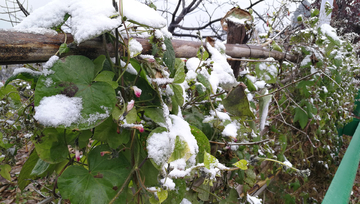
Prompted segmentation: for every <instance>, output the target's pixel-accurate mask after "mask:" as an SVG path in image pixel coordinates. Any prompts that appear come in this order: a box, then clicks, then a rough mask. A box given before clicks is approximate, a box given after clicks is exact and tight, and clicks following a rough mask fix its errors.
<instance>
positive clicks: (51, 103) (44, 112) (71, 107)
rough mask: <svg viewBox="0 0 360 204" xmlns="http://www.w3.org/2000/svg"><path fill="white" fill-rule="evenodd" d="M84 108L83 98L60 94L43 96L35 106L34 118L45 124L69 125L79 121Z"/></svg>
mask: <svg viewBox="0 0 360 204" xmlns="http://www.w3.org/2000/svg"><path fill="white" fill-rule="evenodd" d="M82 108H83V107H82V99H81V98H79V97H71V98H70V97H67V96H65V95H62V94H58V95H55V96H49V97H44V98H42V99H41V101H40V105H39V106H36V107H35V115H34V118H35V119H36V120H37V121H38V122H39V123H41V124H43V125H44V126H52V127H57V126H59V125H63V126H65V127H69V126H70V125H71V124H73V123H76V122H78V121H79V119H80V117H81V116H80V112H81V110H82Z"/></svg>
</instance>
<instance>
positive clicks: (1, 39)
mask: <svg viewBox="0 0 360 204" xmlns="http://www.w3.org/2000/svg"><path fill="white" fill-rule="evenodd" d="M66 36H67V43H68V44H69V43H72V42H73V41H74V38H73V36H72V35H71V34H66ZM136 40H137V41H139V42H140V43H141V45H142V46H143V51H142V53H143V54H150V53H151V44H150V43H149V40H148V39H143V38H136ZM64 41H65V34H57V35H51V34H32V33H22V32H14V31H6V30H0V64H2V65H4V64H22V63H37V62H46V61H47V60H48V59H49V58H50V57H51V56H52V55H54V54H55V53H56V52H57V51H58V49H59V46H60V45H61V44H62V43H64ZM172 44H173V47H174V50H175V56H176V57H180V58H190V57H195V56H196V53H197V51H198V50H199V47H200V46H201V42H195V41H184V40H172ZM120 49H121V48H120ZM106 50H107V51H108V52H109V54H110V55H111V56H115V55H114V53H113V51H114V48H113V45H112V44H111V43H103V41H102V39H101V38H100V37H97V38H94V39H91V40H87V41H85V42H83V43H81V44H80V45H75V44H74V45H71V46H70V52H69V53H67V55H73V54H79V55H84V56H87V57H89V58H92V59H94V58H96V57H97V56H99V55H101V54H105V53H106ZM120 51H121V50H120ZM226 54H227V55H229V56H231V57H232V58H240V57H252V58H268V57H273V58H274V59H276V60H282V59H284V58H286V59H287V60H289V61H292V62H295V61H296V60H297V58H296V57H295V56H293V55H289V54H284V53H281V52H277V51H269V50H266V49H263V48H262V47H260V46H253V45H235V44H226Z"/></svg>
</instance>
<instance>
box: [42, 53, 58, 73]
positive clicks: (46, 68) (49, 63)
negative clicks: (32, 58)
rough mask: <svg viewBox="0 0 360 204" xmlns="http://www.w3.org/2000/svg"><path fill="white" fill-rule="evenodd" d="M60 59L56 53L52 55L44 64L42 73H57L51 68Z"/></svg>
mask: <svg viewBox="0 0 360 204" xmlns="http://www.w3.org/2000/svg"><path fill="white" fill-rule="evenodd" d="M58 60H59V57H58V56H56V55H53V56H51V57H50V59H49V60H48V61H47V62H46V63H45V64H44V66H43V71H42V73H43V74H44V76H47V75H49V74H53V73H55V72H54V71H53V70H49V68H51V67H52V66H53V65H54V63H55V62H56V61H58Z"/></svg>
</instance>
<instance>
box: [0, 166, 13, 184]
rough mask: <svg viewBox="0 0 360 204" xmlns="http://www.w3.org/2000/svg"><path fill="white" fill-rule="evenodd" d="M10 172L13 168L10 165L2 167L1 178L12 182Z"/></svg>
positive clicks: (0, 170) (0, 168)
mask: <svg viewBox="0 0 360 204" xmlns="http://www.w3.org/2000/svg"><path fill="white" fill-rule="evenodd" d="M10 171H11V166H10V165H9V164H3V165H0V176H2V177H3V178H4V179H6V180H8V181H11V176H10Z"/></svg>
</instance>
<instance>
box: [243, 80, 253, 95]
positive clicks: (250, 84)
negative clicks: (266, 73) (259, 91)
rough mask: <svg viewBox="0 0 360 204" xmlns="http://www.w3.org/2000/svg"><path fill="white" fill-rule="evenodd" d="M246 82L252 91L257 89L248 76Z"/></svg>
mask: <svg viewBox="0 0 360 204" xmlns="http://www.w3.org/2000/svg"><path fill="white" fill-rule="evenodd" d="M244 83H245V85H246V86H247V88H248V89H249V91H250V92H251V91H256V87H255V86H254V83H253V82H252V81H251V80H250V79H248V78H246V79H245V82H244Z"/></svg>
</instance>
